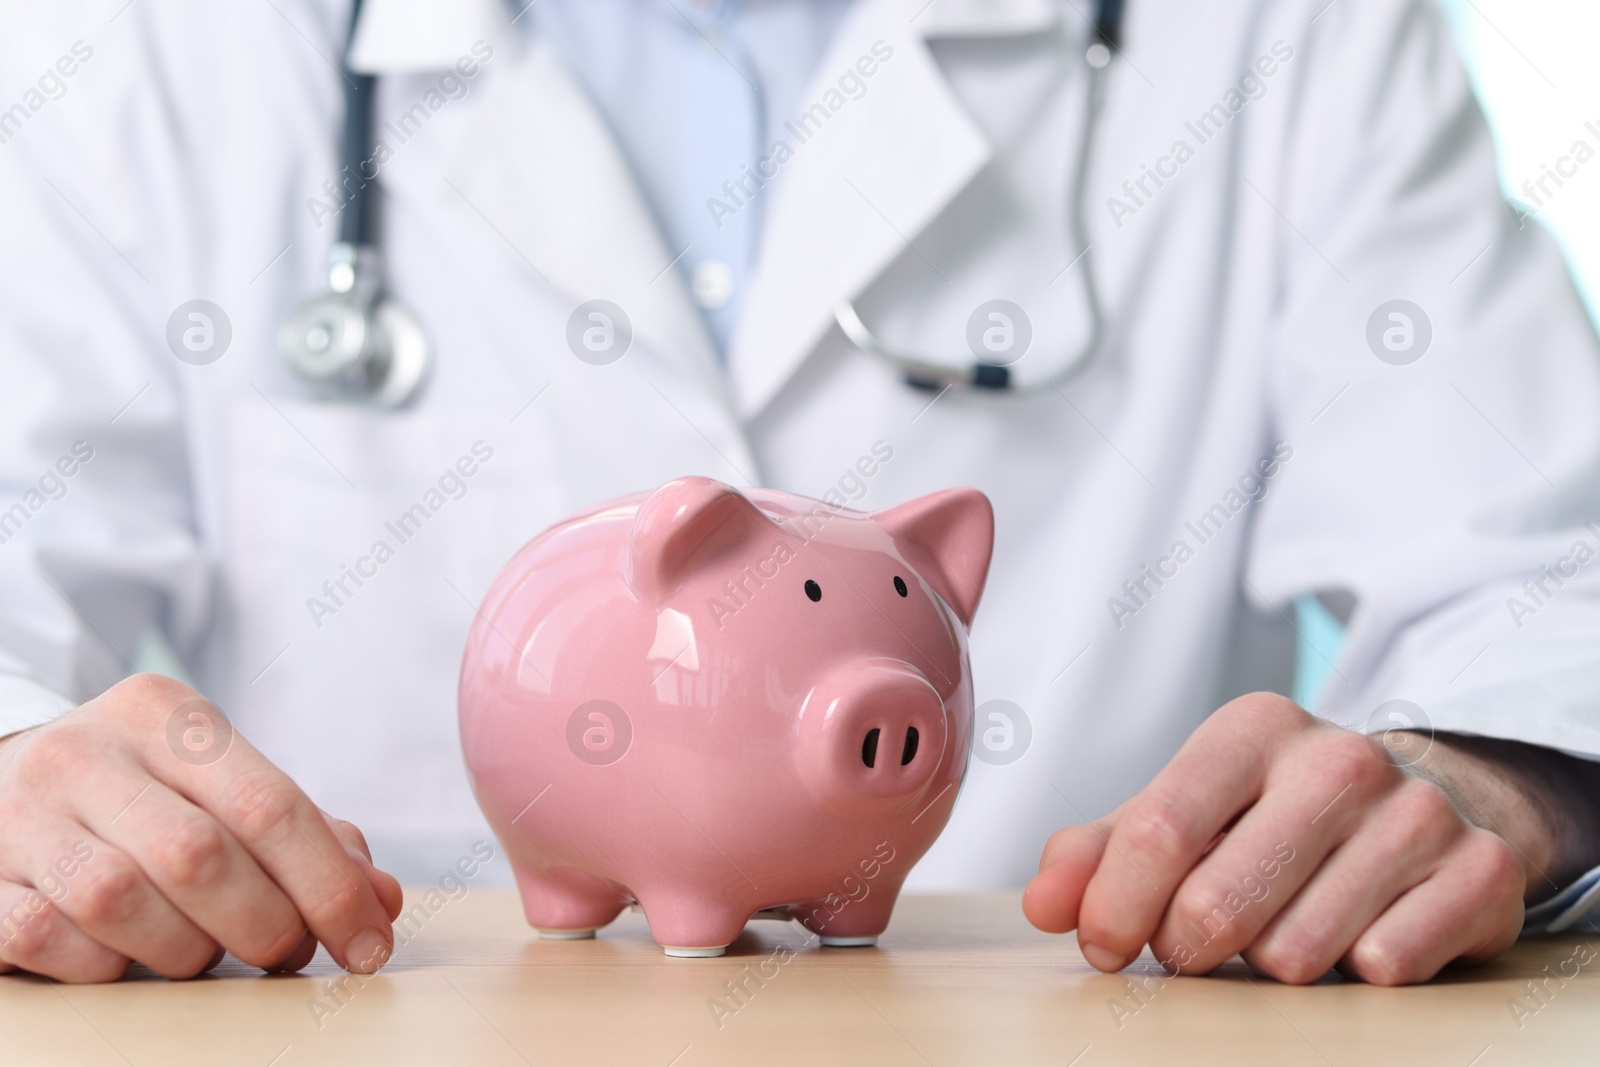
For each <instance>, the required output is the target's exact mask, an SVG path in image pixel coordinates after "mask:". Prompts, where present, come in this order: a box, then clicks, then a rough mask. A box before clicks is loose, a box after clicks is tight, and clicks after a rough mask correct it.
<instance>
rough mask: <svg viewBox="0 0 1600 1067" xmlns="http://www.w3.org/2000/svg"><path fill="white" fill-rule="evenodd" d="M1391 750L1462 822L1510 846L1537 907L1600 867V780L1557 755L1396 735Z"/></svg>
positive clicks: (1444, 737) (1451, 738)
mask: <svg viewBox="0 0 1600 1067" xmlns="http://www.w3.org/2000/svg"><path fill="white" fill-rule="evenodd" d="M1383 743H1384V745H1385V747H1386V748H1388V749H1389V750H1390V752H1391V753H1393V754H1394V755H1395V757H1396V759H1397V762H1399V763H1401V765H1402V766H1403V767H1404V768H1405V769H1407V770H1408V771H1410V772H1412V773H1414V774H1417V775H1419V776H1420V777H1423V778H1426V779H1427V780H1429V781H1431V782H1432V783H1433V784H1434V785H1435V786H1437V787H1438V788H1439V789H1440V790H1441V791H1442V792H1443V793H1444V794H1445V795H1446V796H1447V797H1449V799H1450V801H1451V803H1453V804H1454V805H1455V806H1456V810H1457V811H1459V812H1460V814H1461V816H1462V818H1464V819H1466V820H1467V821H1468V822H1471V823H1472V824H1473V825H1475V826H1478V827H1480V828H1482V829H1485V830H1489V831H1491V832H1492V833H1495V834H1498V835H1499V836H1500V837H1502V838H1504V839H1505V840H1506V841H1507V842H1508V843H1509V844H1510V845H1511V847H1512V849H1513V850H1514V851H1515V852H1516V854H1517V858H1518V861H1519V862H1520V863H1521V865H1522V868H1523V875H1524V886H1525V891H1524V894H1523V899H1524V901H1525V902H1526V903H1527V904H1529V905H1532V904H1535V903H1537V902H1539V901H1541V900H1544V899H1547V898H1548V897H1551V896H1553V895H1554V894H1555V893H1556V892H1558V891H1559V890H1560V889H1561V888H1562V887H1563V886H1564V885H1566V884H1568V883H1570V882H1571V881H1573V880H1574V879H1576V878H1577V877H1578V876H1580V875H1581V874H1583V873H1584V872H1585V871H1586V870H1588V869H1589V868H1590V867H1592V866H1594V865H1595V864H1596V862H1600V858H1597V854H1600V833H1597V832H1596V831H1597V827H1600V820H1597V819H1596V812H1595V808H1596V794H1595V793H1594V792H1593V790H1592V786H1590V784H1589V783H1588V782H1586V781H1585V780H1584V778H1585V776H1586V775H1588V774H1590V773H1600V768H1591V767H1590V766H1588V765H1585V763H1584V761H1582V760H1577V759H1574V758H1573V757H1570V756H1566V755H1564V754H1562V753H1560V752H1556V751H1554V750H1551V749H1545V748H1540V747H1538V746H1536V745H1528V744H1523V743H1522V742H1517V741H1503V740H1499V739H1497V738H1486V737H1465V736H1461V735H1457V734H1445V733H1439V734H1426V733H1417V732H1412V731H1395V732H1393V733H1391V734H1388V735H1385V736H1384V738H1383Z"/></svg>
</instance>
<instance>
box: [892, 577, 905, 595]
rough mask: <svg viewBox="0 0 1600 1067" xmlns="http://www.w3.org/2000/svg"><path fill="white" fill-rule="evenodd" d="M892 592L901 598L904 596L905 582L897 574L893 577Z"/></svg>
mask: <svg viewBox="0 0 1600 1067" xmlns="http://www.w3.org/2000/svg"><path fill="white" fill-rule="evenodd" d="M894 591H895V592H896V593H899V594H900V595H901V596H905V595H906V580H905V579H904V578H902V577H900V576H899V575H898V574H897V575H895V576H894Z"/></svg>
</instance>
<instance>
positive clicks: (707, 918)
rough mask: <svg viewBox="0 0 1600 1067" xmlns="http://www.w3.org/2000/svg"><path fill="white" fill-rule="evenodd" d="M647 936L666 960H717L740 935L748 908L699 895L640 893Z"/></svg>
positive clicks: (678, 891) (642, 891)
mask: <svg viewBox="0 0 1600 1067" xmlns="http://www.w3.org/2000/svg"><path fill="white" fill-rule="evenodd" d="M639 906H640V907H641V908H642V909H643V910H644V917H645V919H646V920H647V921H648V922H649V923H650V936H651V937H653V938H655V939H656V942H657V943H658V944H660V946H661V948H662V950H663V951H665V952H666V954H667V955H669V956H720V955H722V954H723V953H724V952H725V951H727V948H728V945H730V944H731V943H732V942H733V940H734V938H736V937H738V936H739V934H740V933H742V932H743V931H744V924H745V921H746V920H747V919H749V918H750V910H751V909H750V908H748V907H744V908H739V907H729V906H728V905H727V904H723V903H718V902H716V901H711V900H707V899H706V897H705V893H704V890H703V889H702V890H700V891H699V892H694V891H685V890H669V891H661V890H657V891H655V892H650V891H648V890H641V891H640V893H639Z"/></svg>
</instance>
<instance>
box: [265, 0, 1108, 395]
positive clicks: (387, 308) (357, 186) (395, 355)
mask: <svg viewBox="0 0 1600 1067" xmlns="http://www.w3.org/2000/svg"><path fill="white" fill-rule="evenodd" d="M361 2H362V0H353V2H352V4H351V10H350V39H353V38H354V35H355V27H356V20H357V19H358V18H359V17H360V14H361ZM1123 7H1124V0H1099V2H1098V4H1097V5H1096V11H1095V20H1094V35H1093V37H1092V38H1091V40H1090V44H1089V46H1088V48H1087V49H1085V51H1084V62H1085V64H1086V65H1087V66H1088V69H1089V88H1088V93H1087V95H1086V99H1085V105H1084V109H1085V114H1084V123H1083V133H1082V135H1081V141H1080V144H1079V150H1078V159H1077V165H1076V167H1075V168H1074V174H1073V179H1072V191H1071V193H1070V199H1069V203H1068V210H1067V237H1068V243H1069V246H1070V247H1071V249H1072V250H1073V251H1074V253H1075V254H1074V258H1073V259H1072V260H1071V261H1070V262H1069V268H1076V270H1077V274H1078V277H1079V279H1080V281H1079V285H1080V287H1081V289H1082V291H1083V297H1084V306H1085V308H1086V310H1087V317H1088V327H1089V328H1088V336H1087V338H1086V339H1085V341H1084V342H1083V344H1082V346H1081V347H1080V348H1079V349H1078V351H1077V352H1076V353H1074V354H1073V356H1072V358H1071V359H1070V360H1069V361H1068V362H1067V363H1066V364H1065V365H1063V366H1062V367H1061V368H1059V369H1057V370H1056V371H1054V372H1052V373H1050V374H1049V375H1048V376H1046V377H1044V378H1042V379H1040V380H1038V381H1033V382H1027V383H1019V382H1018V381H1017V380H1016V378H1015V377H1014V376H1013V375H1012V373H1011V364H1012V363H1014V362H1016V360H1017V359H1020V358H1021V356H1022V355H1024V354H1025V351H1026V350H1025V349H1024V350H1023V351H1020V352H1016V353H1015V355H1013V354H1012V353H1011V352H1010V351H1009V349H1007V348H997V349H996V350H995V351H992V352H979V351H977V347H975V348H974V357H975V362H972V363H970V364H968V365H966V366H962V365H960V362H959V361H950V362H948V363H942V362H939V361H937V360H933V359H927V358H923V357H921V356H917V355H912V354H908V353H905V352H902V351H899V350H898V349H896V348H895V347H894V346H892V345H889V344H887V343H885V342H884V341H882V340H881V339H880V338H879V337H878V336H877V335H876V334H874V333H873V332H872V330H871V329H869V328H868V327H867V324H866V323H865V322H863V321H862V319H861V315H860V313H858V312H857V311H856V307H855V304H854V302H853V301H850V300H845V301H843V302H842V303H840V304H839V305H838V306H837V307H836V308H835V309H834V320H835V321H836V322H837V323H838V325H839V329H840V330H842V331H843V332H844V335H845V337H846V338H848V339H849V341H850V342H851V343H852V344H853V345H855V346H856V347H857V348H859V349H860V350H861V351H863V352H865V353H868V354H869V355H873V356H876V357H877V358H879V359H881V360H883V361H884V362H885V363H888V364H890V365H891V366H893V367H894V368H896V369H897V370H898V371H899V372H900V374H901V376H902V377H903V378H904V379H905V381H906V382H907V384H909V385H912V386H916V387H919V388H929V389H937V390H942V389H948V388H952V387H957V386H960V387H965V388H969V389H975V390H988V391H994V392H1010V393H1031V392H1038V391H1042V390H1045V389H1050V388H1054V387H1055V386H1058V385H1059V384H1060V383H1061V382H1063V381H1065V380H1066V379H1068V378H1070V377H1073V376H1074V375H1077V374H1079V373H1081V372H1082V370H1083V369H1084V368H1085V367H1086V366H1087V365H1088V364H1089V363H1090V362H1091V361H1092V359H1093V357H1094V354H1095V352H1096V351H1097V349H1098V348H1099V344H1100V331H1101V312H1100V300H1099V295H1098V293H1097V291H1096V289H1095V283H1094V271H1093V269H1092V267H1093V261H1092V259H1091V256H1090V252H1091V250H1092V247H1093V246H1092V245H1091V244H1090V243H1089V241H1088V239H1087V237H1086V236H1085V234H1086V227H1085V225H1084V220H1083V205H1084V195H1083V194H1084V182H1085V177H1086V175H1087V172H1088V166H1089V153H1090V149H1091V148H1092V147H1093V144H1094V131H1095V126H1096V123H1097V122H1098V119H1099V113H1100V102H1101V97H1102V95H1103V91H1104V87H1105V71H1106V68H1107V66H1109V65H1110V63H1111V57H1112V53H1113V52H1114V51H1115V50H1116V48H1117V47H1118V44H1119V42H1120V38H1121V30H1122V18H1123ZM347 51H348V49H347ZM340 68H341V73H342V74H343V75H344V81H345V90H344V105H345V113H344V132H343V136H342V138H341V141H340V169H339V173H340V178H341V181H342V182H343V183H344V185H345V191H346V194H347V200H346V203H345V206H344V211H343V214H342V215H341V217H340V220H339V240H338V243H336V244H335V245H334V246H333V250H332V252H331V253H330V254H329V258H328V289H327V291H326V292H324V293H322V294H321V295H319V296H315V297H312V298H311V299H309V300H307V301H305V302H304V303H302V304H300V305H299V306H298V307H297V308H295V309H294V311H293V312H292V313H291V314H290V315H289V316H288V318H286V319H285V320H284V322H283V325H282V327H281V328H280V330H279V333H278V349H279V351H280V352H281V353H282V354H283V358H284V360H285V362H287V363H288V365H289V367H290V368H291V369H292V370H293V371H294V372H295V373H296V374H298V375H299V376H300V377H302V378H304V379H306V380H307V381H309V382H310V383H312V385H313V386H315V387H316V389H317V390H318V392H319V393H321V394H322V395H324V396H326V397H328V398H330V399H337V400H346V401H354V402H358V403H361V402H364V403H370V404H374V405H377V406H381V407H399V406H400V405H402V404H404V403H405V402H406V401H408V400H410V399H411V398H412V397H413V396H414V395H415V394H416V392H417V389H418V388H419V387H421V385H422V383H423V380H424V379H425V378H426V377H427V373H428V365H429V362H430V358H431V357H430V353H429V348H428V340H427V337H426V335H424V333H423V332H422V327H421V325H420V324H419V323H418V322H417V320H416V317H415V316H413V315H412V314H411V313H410V312H409V311H407V310H406V309H405V307H404V306H402V305H401V304H400V303H399V302H398V301H396V300H394V299H393V298H391V297H389V296H388V295H387V294H386V293H385V292H384V290H383V283H382V271H381V264H382V260H381V257H380V255H379V250H378V246H377V243H376V241H375V240H374V238H373V233H372V212H371V210H370V208H371V201H370V200H369V198H368V196H367V185H368V184H369V179H366V178H365V177H364V176H363V174H362V167H363V165H364V164H365V162H366V160H368V159H370V158H372V153H373V150H374V148H375V145H374V143H373V140H372V107H373V96H374V90H375V87H376V83H377V79H376V78H375V77H374V76H373V75H370V74H357V73H356V72H354V71H352V70H350V69H349V61H348V56H347V57H346V58H345V60H344V61H343V62H342V63H341V64H340ZM1001 303H1003V302H1001ZM994 314H995V315H996V316H999V318H998V319H997V321H998V322H1000V323H1001V325H1002V326H1004V327H1009V326H1011V325H1012V324H1011V323H1009V322H1006V321H1003V320H1004V315H1005V312H1004V311H997V312H995V313H994ZM978 335H979V336H984V334H982V333H981V331H980V332H979V334H978ZM1005 336H1011V335H1010V334H1005ZM979 347H981V346H979Z"/></svg>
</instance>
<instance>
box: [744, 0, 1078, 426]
mask: <svg viewBox="0 0 1600 1067" xmlns="http://www.w3.org/2000/svg"><path fill="white" fill-rule="evenodd" d="M919 9H920V10H919ZM1054 17H1055V16H1054V13H1053V12H1052V11H1051V10H1050V8H1049V5H1048V4H1047V3H1044V2H1042V0H1009V2H1006V0H985V2H981V3H980V2H976V0H955V2H952V0H939V2H935V3H934V4H933V5H932V6H931V7H929V6H927V5H926V4H925V3H924V0H914V2H908V0H864V2H863V3H862V4H861V5H860V6H859V7H858V8H857V9H856V11H855V12H854V13H853V14H852V15H851V16H850V18H849V19H848V21H847V22H846V23H845V25H843V26H842V27H841V28H840V32H839V34H838V37H837V38H836V40H835V41H834V43H833V45H832V46H831V47H830V48H829V49H828V54H827V56H826V58H825V59H824V60H823V62H822V63H821V65H820V66H819V68H818V71H817V74H816V75H815V76H814V77H813V79H812V83H811V88H810V91H809V92H808V93H807V95H806V97H805V99H804V102H803V104H802V106H803V107H810V106H811V105H812V104H813V103H814V102H820V103H821V104H822V106H823V107H824V108H828V109H830V115H829V117H827V118H826V120H825V121H822V122H820V123H811V124H807V125H806V126H804V127H802V126H801V124H800V123H799V122H795V123H791V124H790V126H789V127H786V128H785V129H782V130H775V131H771V132H772V134H773V138H774V139H782V140H783V141H785V142H787V144H788V145H789V146H790V148H791V149H792V151H793V156H792V158H790V159H789V160H788V161H787V162H785V163H783V164H781V166H782V169H783V170H784V171H785V172H786V173H784V174H783V175H782V179H781V180H782V183H783V184H781V185H780V186H778V187H777V195H776V197H775V199H773V200H772V201H770V202H769V203H767V204H766V205H765V209H766V210H767V212H768V215H767V220H766V225H765V227H764V228H763V231H762V239H761V252H760V258H759V261H758V264H757V269H756V271H755V274H754V277H753V278H752V281H751V284H750V288H749V290H748V291H747V293H746V297H745V307H744V311H743V314H742V317H741V321H740V324H739V327H738V329H737V331H736V332H735V335H734V339H733V343H732V345H731V348H730V352H729V359H728V364H729V371H730V374H731V377H732V384H733V390H734V399H735V403H736V405H737V408H738V410H739V413H740V414H741V415H742V416H744V417H746V418H749V417H751V416H753V415H755V414H756V413H757V412H759V411H760V410H761V409H762V408H763V407H765V406H766V404H767V403H768V402H769V401H770V400H771V399H772V397H773V396H774V395H775V394H776V393H777V392H778V390H779V389H780V388H782V386H783V384H784V382H785V381H787V380H788V379H789V377H790V376H791V375H792V374H793V373H794V372H795V370H796V369H797V368H798V367H799V365H800V364H801V363H802V362H804V360H805V358H806V357H807V355H808V354H809V353H810V352H811V351H812V350H813V349H814V348H815V347H816V345H817V343H818V341H819V340H821V338H822V337H823V336H824V335H825V334H826V333H827V331H828V330H829V329H830V327H831V326H832V324H833V308H834V306H835V305H836V304H838V303H839V301H841V300H846V299H853V298H854V297H855V296H856V295H857V294H858V293H860V292H861V291H862V290H863V289H865V288H866V287H867V285H868V284H869V283H870V282H871V281H872V279H873V278H874V277H876V276H877V275H878V274H879V272H881V271H882V270H883V269H884V268H885V267H887V266H888V265H889V264H890V263H891V262H892V261H894V260H895V259H896V258H897V257H899V256H904V255H911V256H915V255H918V254H919V253H918V252H917V251H916V250H915V248H914V247H912V245H913V243H914V242H915V241H916V238H917V234H918V233H919V232H920V231H921V230H922V229H923V227H925V226H926V225H927V224H928V223H929V222H930V221H932V220H933V219H934V218H935V217H936V216H937V215H938V214H939V212H940V211H941V210H943V208H944V207H945V205H946V204H948V203H949V202H950V201H951V200H952V199H953V198H954V197H955V196H956V195H957V194H958V193H959V192H960V191H961V190H962V189H963V188H964V187H965V186H966V185H967V183H968V182H970V181H971V180H972V178H973V176H974V175H976V174H977V173H978V172H979V171H980V170H981V169H982V168H983V167H984V165H985V164H986V163H987V162H988V161H989V158H990V156H991V154H992V152H991V148H990V145H989V144H988V142H987V140H986V139H985V138H984V136H983V134H982V133H981V132H980V130H979V129H978V127H977V126H976V124H975V123H974V122H973V121H972V119H971V118H970V117H969V116H968V115H967V113H966V111H965V109H964V108H963V107H962V105H961V103H960V101H959V100H957V98H956V96H955V94H954V92H953V91H952V89H951V87H950V86H949V84H948V83H947V82H946V81H945V78H944V75H943V74H942V73H941V72H940V70H939V68H938V66H937V65H936V64H935V63H934V60H933V57H932V55H931V53H930V52H929V49H928V46H927V42H926V39H925V38H926V37H930V36H935V35H944V34H950V35H958V34H959V35H967V34H974V35H976V34H984V33H1008V32H1019V31H1028V30H1034V29H1038V28H1042V27H1043V26H1046V25H1049V24H1050V23H1051V22H1052V21H1053V20H1054ZM886 49H887V50H890V51H889V58H887V59H884V58H883V54H884V52H885V50H886ZM863 56H867V57H871V58H872V59H873V60H874V61H876V63H877V69H876V72H875V73H874V74H873V75H872V76H871V77H869V78H866V79H865V81H866V85H867V89H866V92H865V94H864V95H862V96H861V97H860V98H859V99H850V98H848V97H845V96H843V95H842V94H839V93H837V83H838V80H839V77H840V76H841V75H842V74H844V73H845V72H846V71H850V70H855V69H857V62H858V60H860V58H861V57H863ZM829 90H835V92H834V95H833V96H832V97H831V98H830V97H829V95H828V94H829ZM841 101H842V103H841ZM831 105H837V106H836V107H831ZM807 134H809V135H808V136H805V135H807ZM802 136H804V140H802V139H801V138H802ZM934 269H935V270H937V268H936V267H935V268H934Z"/></svg>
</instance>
